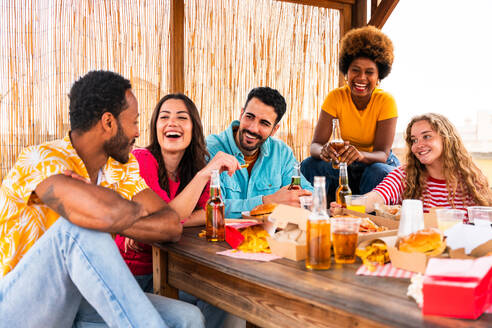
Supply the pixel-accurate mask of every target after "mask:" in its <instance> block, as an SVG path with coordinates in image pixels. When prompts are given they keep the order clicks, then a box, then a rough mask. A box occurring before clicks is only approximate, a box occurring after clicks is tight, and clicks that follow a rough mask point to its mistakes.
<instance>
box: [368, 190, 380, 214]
mask: <svg viewBox="0 0 492 328" xmlns="http://www.w3.org/2000/svg"><path fill="white" fill-rule="evenodd" d="M366 196H367V199H366V212H367V213H371V212H374V204H384V198H383V197H381V195H380V194H378V193H377V192H375V191H370V192H368V193H367V194H366Z"/></svg>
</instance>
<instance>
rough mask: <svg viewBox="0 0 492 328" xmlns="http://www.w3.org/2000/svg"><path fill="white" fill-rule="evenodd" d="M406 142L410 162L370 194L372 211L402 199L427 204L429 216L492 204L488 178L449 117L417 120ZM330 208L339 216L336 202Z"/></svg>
mask: <svg viewBox="0 0 492 328" xmlns="http://www.w3.org/2000/svg"><path fill="white" fill-rule="evenodd" d="M405 141H406V143H407V154H406V163H407V164H406V165H405V166H400V167H398V168H396V169H395V170H393V171H392V172H390V173H389V174H388V176H386V178H384V180H383V181H382V182H381V183H380V184H379V185H378V186H377V187H376V188H375V189H374V190H373V191H371V192H369V193H368V194H367V199H368V201H367V202H366V211H367V212H371V211H373V209H374V204H377V203H379V204H386V205H395V204H401V203H402V201H403V199H420V200H422V202H423V205H424V212H429V209H430V208H432V207H442V208H456V209H461V210H465V209H466V208H467V207H468V206H474V205H480V206H492V190H491V189H490V187H489V184H488V182H487V178H486V177H485V176H484V175H483V174H482V172H481V171H480V169H479V168H478V167H477V166H476V165H475V163H473V161H472V158H471V156H470V154H469V153H468V151H467V150H466V148H465V146H464V145H463V141H462V140H461V138H460V136H459V134H458V132H457V131H456V128H455V127H454V126H453V124H451V122H450V121H449V120H448V119H447V118H446V117H444V116H443V115H440V114H434V113H429V114H423V115H419V116H416V117H414V118H413V119H412V120H411V121H410V123H409V124H408V126H407V130H406V136H405ZM330 207H331V211H332V213H336V212H337V210H336V209H337V208H338V207H340V205H338V204H336V203H334V202H333V203H331V204H330Z"/></svg>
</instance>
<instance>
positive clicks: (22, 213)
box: [0, 135, 148, 277]
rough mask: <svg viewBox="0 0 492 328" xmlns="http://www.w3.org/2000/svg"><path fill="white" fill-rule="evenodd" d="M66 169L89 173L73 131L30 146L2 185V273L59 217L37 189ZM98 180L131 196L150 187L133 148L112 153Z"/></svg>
mask: <svg viewBox="0 0 492 328" xmlns="http://www.w3.org/2000/svg"><path fill="white" fill-rule="evenodd" d="M65 170H72V171H74V172H75V173H77V174H79V175H81V176H83V177H85V178H87V179H89V175H88V173H87V169H86V168H85V165H84V163H83V162H82V160H81V159H80V157H79V156H78V155H77V152H76V151H75V149H74V148H73V146H72V144H71V142H70V137H69V136H68V135H67V136H66V137H65V138H64V139H60V140H55V141H52V142H48V143H45V144H42V145H37V146H31V147H28V148H25V149H24V150H23V151H22V153H21V154H20V156H19V158H18V159H17V162H16V163H15V165H14V167H13V168H12V169H11V170H10V172H9V173H8V174H7V176H6V177H5V178H4V180H3V182H2V185H1V186H0V277H2V276H4V275H6V274H7V273H8V272H10V271H11V270H12V269H13V268H14V267H15V266H16V265H17V263H18V262H19V261H20V259H21V258H22V256H23V255H24V254H25V253H26V252H27V251H28V250H29V249H30V248H31V247H32V246H33V245H34V243H35V242H36V240H38V239H39V238H40V237H41V236H42V235H43V233H44V232H45V231H46V230H47V229H48V228H49V227H50V226H51V225H52V224H53V223H54V222H55V221H56V220H57V219H58V218H59V217H60V215H59V214H58V213H56V212H55V211H53V210H51V209H50V208H49V207H48V206H46V205H44V204H43V203H42V202H41V200H40V199H39V198H38V197H37V196H36V194H34V190H35V189H36V186H37V185H38V184H39V183H40V182H42V181H43V180H45V179H46V178H48V177H50V176H52V175H56V174H61V173H63V171H65ZM101 173H102V174H100V181H99V185H100V186H103V187H107V188H110V189H112V190H114V191H116V192H117V193H119V194H120V195H121V196H122V197H124V198H126V199H132V198H133V197H134V196H135V195H136V194H137V193H139V192H140V191H142V190H144V189H146V188H148V186H147V184H146V183H145V181H144V180H143V179H142V178H141V177H140V173H139V169H138V162H137V160H136V159H135V157H134V156H133V155H132V154H130V160H129V161H128V163H126V164H121V163H119V162H118V161H116V160H114V159H112V158H109V159H108V161H107V163H106V165H105V166H104V167H103V169H102V172H101Z"/></svg>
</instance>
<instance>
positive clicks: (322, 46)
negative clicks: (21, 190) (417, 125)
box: [0, 0, 339, 179]
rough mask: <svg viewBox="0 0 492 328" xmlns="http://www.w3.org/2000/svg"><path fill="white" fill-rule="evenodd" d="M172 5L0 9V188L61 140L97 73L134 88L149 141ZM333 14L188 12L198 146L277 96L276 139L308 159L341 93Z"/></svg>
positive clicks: (299, 9) (254, 5) (236, 4)
mask: <svg viewBox="0 0 492 328" xmlns="http://www.w3.org/2000/svg"><path fill="white" fill-rule="evenodd" d="M169 6H170V5H169V0H133V1H109V0H106V1H95V0H92V1H91V0H44V1H31V0H8V1H7V0H4V1H3V2H1V3H0V41H1V43H2V44H3V47H1V48H0V179H1V178H3V176H4V175H5V174H6V173H7V171H8V170H9V169H10V167H11V166H12V165H13V163H14V161H15V159H16V157H17V156H18V154H19V152H20V151H21V149H22V148H23V147H25V146H27V145H33V144H38V143H41V142H44V141H47V140H53V139H56V138H61V137H63V136H64V135H65V134H66V132H67V131H68V129H69V126H68V97H67V94H68V92H69V89H70V87H71V85H72V83H73V82H74V81H75V80H76V79H77V78H79V77H80V76H82V75H84V74H85V73H86V72H88V71H90V70H94V69H104V70H113V71H115V72H119V73H120V74H122V75H123V76H125V77H127V78H129V79H130V81H131V83H132V85H133V89H134V92H135V94H136V96H137V99H138V101H139V110H140V131H141V137H140V138H139V140H138V141H137V143H138V144H139V145H145V144H147V141H148V134H149V133H148V122H149V120H150V114H151V112H152V109H153V107H154V104H155V103H156V102H157V101H158V99H160V97H162V96H163V95H164V94H166V93H167V92H168V91H169V90H168V89H169V88H168V84H167V77H168V71H167V66H168V62H169V14H168V13H169ZM338 20H339V15H338V12H337V11H333V10H328V9H322V8H313V7H309V6H303V5H295V4H286V3H278V2H275V1H273V0H207V1H205V0H188V1H185V24H186V26H185V42H186V44H185V89H186V93H187V95H188V96H190V98H191V99H193V100H194V101H195V102H196V104H197V106H198V108H199V109H200V111H201V115H202V120H203V124H204V128H205V131H204V132H205V134H209V133H217V132H220V131H222V130H223V129H224V128H225V127H227V126H228V124H229V123H230V121H231V120H233V119H236V118H238V117H239V111H240V109H241V107H242V106H243V103H244V101H245V99H246V95H247V92H248V91H249V90H250V89H251V88H253V87H256V86H262V85H268V86H271V87H274V88H277V89H278V90H279V91H280V92H281V93H282V94H283V95H284V96H285V98H286V100H287V106H288V111H287V113H286V115H285V116H284V118H283V119H282V123H281V128H280V130H279V132H277V136H279V137H280V138H281V139H283V140H285V141H286V142H287V143H288V144H289V145H290V146H292V148H293V149H294V152H295V154H296V156H297V157H298V158H299V159H302V158H304V157H306V156H307V154H308V145H309V143H310V140H311V137H312V129H313V128H312V127H313V125H314V124H315V122H316V120H317V117H318V114H319V108H320V105H321V102H322V101H323V99H324V97H325V96H326V94H327V93H328V91H329V90H331V89H332V88H334V87H336V86H337V85H338V71H337V68H336V67H337V63H336V58H337V53H338V40H339V30H338V26H339V24H338Z"/></svg>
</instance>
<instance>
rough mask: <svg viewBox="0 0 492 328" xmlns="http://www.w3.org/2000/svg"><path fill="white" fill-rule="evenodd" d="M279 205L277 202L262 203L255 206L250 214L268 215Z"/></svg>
mask: <svg viewBox="0 0 492 328" xmlns="http://www.w3.org/2000/svg"><path fill="white" fill-rule="evenodd" d="M275 207H277V204H275V203H269V204H260V205H258V206H256V207H255V208H253V209H252V210H251V211H250V212H249V214H250V215H251V216H263V215H268V214H271V213H272V212H273V210H274V209H275Z"/></svg>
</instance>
